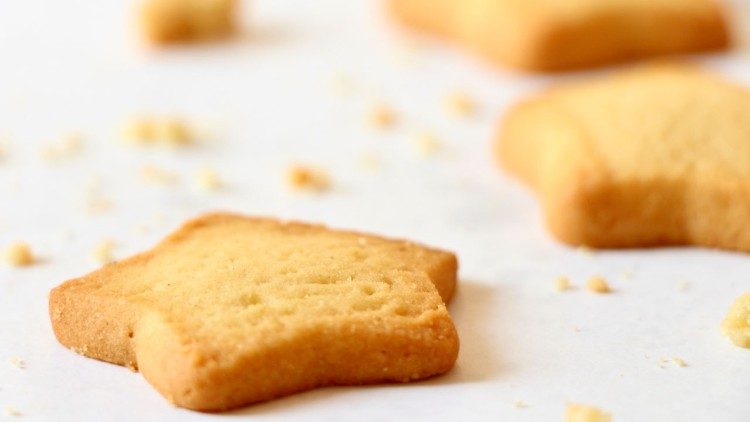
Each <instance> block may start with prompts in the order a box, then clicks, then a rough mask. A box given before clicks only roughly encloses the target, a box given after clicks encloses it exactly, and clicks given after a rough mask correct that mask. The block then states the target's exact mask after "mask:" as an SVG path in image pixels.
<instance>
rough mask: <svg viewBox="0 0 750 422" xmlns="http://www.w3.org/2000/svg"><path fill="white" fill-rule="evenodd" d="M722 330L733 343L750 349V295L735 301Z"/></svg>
mask: <svg viewBox="0 0 750 422" xmlns="http://www.w3.org/2000/svg"><path fill="white" fill-rule="evenodd" d="M721 328H722V331H724V334H725V335H726V336H727V337H729V339H730V340H732V343H734V344H736V345H737V346H740V347H747V348H750V293H746V294H744V295H742V296H740V297H739V298H737V300H735V301H734V303H733V304H732V307H731V308H729V313H728V314H727V316H726V318H724V321H723V322H722V324H721Z"/></svg>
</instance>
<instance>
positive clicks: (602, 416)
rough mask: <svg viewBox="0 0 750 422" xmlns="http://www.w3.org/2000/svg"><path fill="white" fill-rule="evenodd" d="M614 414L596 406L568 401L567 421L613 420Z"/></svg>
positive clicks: (599, 421) (606, 421)
mask: <svg viewBox="0 0 750 422" xmlns="http://www.w3.org/2000/svg"><path fill="white" fill-rule="evenodd" d="M611 421H612V415H610V414H609V413H607V412H604V411H603V410H601V409H599V408H596V407H594V406H589V405H586V404H577V403H568V407H567V409H566V410H565V422H611Z"/></svg>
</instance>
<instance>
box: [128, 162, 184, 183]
mask: <svg viewBox="0 0 750 422" xmlns="http://www.w3.org/2000/svg"><path fill="white" fill-rule="evenodd" d="M138 173H139V175H140V176H141V179H142V180H144V181H146V182H150V183H157V184H162V185H175V184H177V183H178V182H179V179H180V178H179V176H178V175H177V174H176V173H172V172H171V171H169V170H165V169H163V168H161V167H158V166H154V165H146V166H143V167H141V169H140V170H139V172H138Z"/></svg>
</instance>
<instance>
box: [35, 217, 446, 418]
mask: <svg viewBox="0 0 750 422" xmlns="http://www.w3.org/2000/svg"><path fill="white" fill-rule="evenodd" d="M456 269H457V262H456V257H455V256H454V255H453V254H451V253H448V252H443V251H439V250H435V249H430V248H427V247H424V246H420V245H417V244H414V243H411V242H408V241H401V240H389V239H384V238H380V237H376V236H371V235H365V234H359V233H353V232H344V231H335V230H330V229H327V228H325V227H323V226H313V225H307V224H301V223H283V222H279V221H275V220H270V219H255V218H245V217H241V216H236V215H229V214H211V215H206V216H203V217H200V218H198V219H196V220H193V221H190V222H188V223H186V224H185V225H184V226H183V227H182V228H180V229H179V230H178V231H177V232H175V233H173V234H172V235H170V236H169V237H167V238H166V239H165V240H164V241H162V242H161V243H160V244H159V245H157V246H156V247H154V248H153V249H151V250H150V251H147V252H144V253H141V254H139V255H136V256H134V257H131V258H129V259H126V260H124V261H120V262H117V263H114V264H110V265H107V266H105V267H103V268H101V269H99V270H97V271H95V272H93V273H90V274H88V275H85V276H83V277H81V278H78V279H74V280H70V281H68V282H66V283H64V284H62V285H61V286H59V287H57V288H55V289H54V290H52V293H51V294H50V318H51V320H52V327H53V329H54V331H55V335H56V336H57V338H58V340H59V341H60V342H61V343H62V344H63V345H65V346H67V347H69V348H71V349H73V350H74V351H76V352H78V353H81V354H83V355H85V356H89V357H93V358H96V359H101V360H104V361H107V362H112V363H116V364H119V365H125V366H128V367H131V368H137V369H138V370H140V371H141V372H142V373H143V376H144V377H145V378H146V380H147V381H148V382H149V383H151V384H152V385H153V386H154V387H155V388H156V389H157V390H158V391H159V392H160V393H161V394H162V395H164V396H165V397H166V398H167V399H168V400H170V401H171V402H173V403H174V404H176V405H178V406H182V407H187V408H190V409H198V410H221V409H229V408H233V407H237V406H241V405H244V404H249V403H253V402H258V401H262V400H268V399H272V398H274V397H278V396H283V395H286V394H291V393H294V392H297V391H302V390H307V389H311V388H315V387H322V386H327V385H357V384H369V383H378V382H401V381H410V380H417V379H421V378H425V377H430V376H433V375H437V374H441V373H444V372H446V371H448V370H450V369H451V367H452V366H453V364H454V362H455V360H456V356H457V353H458V337H457V334H456V330H455V328H454V325H453V322H452V321H451V317H450V315H449V314H448V311H447V310H446V307H445V304H444V301H447V300H449V299H450V297H451V295H452V294H453V290H454V287H455V282H456Z"/></svg>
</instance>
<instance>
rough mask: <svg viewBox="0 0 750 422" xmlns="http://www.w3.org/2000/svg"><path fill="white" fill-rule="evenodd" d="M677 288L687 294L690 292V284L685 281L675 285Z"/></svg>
mask: <svg viewBox="0 0 750 422" xmlns="http://www.w3.org/2000/svg"><path fill="white" fill-rule="evenodd" d="M677 288H678V289H680V291H681V292H687V291H688V290H690V283H688V282H687V281H681V282H680V284H678V285H677Z"/></svg>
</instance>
